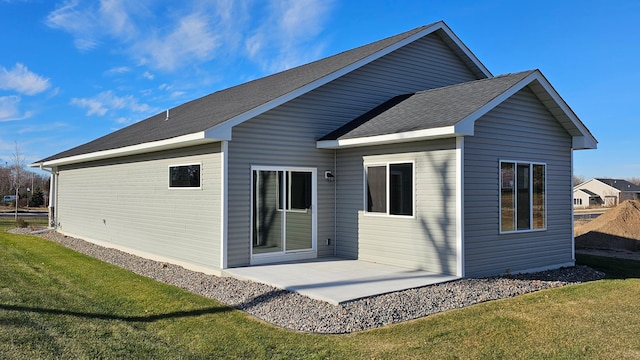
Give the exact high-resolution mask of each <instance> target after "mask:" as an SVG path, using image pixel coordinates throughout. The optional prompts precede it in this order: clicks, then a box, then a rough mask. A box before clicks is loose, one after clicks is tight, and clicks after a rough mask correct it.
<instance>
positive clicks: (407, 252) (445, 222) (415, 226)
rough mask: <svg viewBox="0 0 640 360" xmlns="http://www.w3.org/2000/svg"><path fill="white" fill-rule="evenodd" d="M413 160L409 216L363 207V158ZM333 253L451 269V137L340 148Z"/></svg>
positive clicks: (453, 257)
mask: <svg viewBox="0 0 640 360" xmlns="http://www.w3.org/2000/svg"><path fill="white" fill-rule="evenodd" d="M405 161H406V162H414V173H415V179H414V187H415V189H414V190H415V199H414V201H415V209H414V216H413V217H398V216H388V215H378V214H365V212H364V206H365V205H364V193H365V185H364V162H366V163H367V164H369V163H385V162H405ZM336 179H337V181H338V189H339V190H338V214H337V219H338V221H337V225H338V226H337V228H338V237H337V246H338V255H339V256H342V257H347V258H357V259H360V260H365V261H372V262H378V263H384V264H390V265H397V266H403V267H408V268H413V269H423V270H427V271H433V272H436V273H445V274H455V273H456V256H457V249H456V210H455V209H456V191H455V187H456V144H455V139H443V140H434V141H426V142H417V143H405V144H396V145H385V146H375V147H366V148H354V149H345V150H341V151H339V153H338V170H337V172H336Z"/></svg>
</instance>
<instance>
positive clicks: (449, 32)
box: [436, 21, 493, 78]
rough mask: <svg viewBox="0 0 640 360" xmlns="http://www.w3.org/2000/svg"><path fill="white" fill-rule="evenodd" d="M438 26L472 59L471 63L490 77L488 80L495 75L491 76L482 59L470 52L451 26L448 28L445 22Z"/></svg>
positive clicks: (439, 23)
mask: <svg viewBox="0 0 640 360" xmlns="http://www.w3.org/2000/svg"><path fill="white" fill-rule="evenodd" d="M436 25H438V26H439V28H440V29H442V30H443V31H444V32H445V33H447V35H448V36H449V38H450V39H451V40H452V41H453V42H454V43H455V44H456V45H457V46H458V48H459V49H460V50H462V52H463V53H464V54H465V55H466V56H467V57H468V58H469V59H471V61H472V62H473V63H474V64H475V65H476V66H477V67H478V69H480V71H482V73H483V74H484V75H485V76H486V77H488V78H492V77H493V74H491V71H489V69H487V68H486V67H485V66H484V64H483V63H482V62H481V61H480V59H478V58H477V57H476V55H475V54H474V53H472V52H471V50H469V48H468V47H467V46H466V45H465V44H464V43H463V42H462V40H460V38H458V37H457V36H456V34H454V33H453V31H452V30H451V29H450V28H449V26H447V25H446V24H445V23H444V22H442V21H440V22H438V23H437V24H436Z"/></svg>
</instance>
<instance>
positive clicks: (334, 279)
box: [223, 258, 458, 305]
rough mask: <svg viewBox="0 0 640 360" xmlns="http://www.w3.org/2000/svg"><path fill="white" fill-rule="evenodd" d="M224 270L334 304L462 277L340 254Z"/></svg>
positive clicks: (237, 276) (240, 276) (241, 277)
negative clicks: (337, 256) (351, 258)
mask: <svg viewBox="0 0 640 360" xmlns="http://www.w3.org/2000/svg"><path fill="white" fill-rule="evenodd" d="M223 274H224V275H226V276H231V277H234V278H237V279H242V280H251V281H255V282H259V283H263V284H267V285H271V286H274V287H276V288H279V289H285V290H288V291H292V292H297V293H300V294H302V295H305V296H308V297H310V298H313V299H317V300H322V301H326V302H328V303H331V304H334V305H338V304H340V303H343V302H347V301H351V300H356V299H361V298H364V297H369V296H373V295H380V294H386V293H390V292H394V291H400V290H406V289H412V288H416V287H421V286H426V285H432V284H437V283H441V282H446V281H451V280H455V279H457V278H458V277H456V276H452V275H443V274H435V273H431V272H427V271H422V270H412V269H407V268H403V267H398V266H391V265H383V264H377V263H371V262H366V261H360V260H347V259H339V258H323V259H314V260H309V261H301V262H291V263H278V264H270V265H259V266H250V267H242V268H232V269H226V270H224V272H223Z"/></svg>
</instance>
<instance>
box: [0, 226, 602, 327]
mask: <svg viewBox="0 0 640 360" xmlns="http://www.w3.org/2000/svg"><path fill="white" fill-rule="evenodd" d="M10 232H18V233H23V234H24V233H30V234H33V235H37V236H40V237H42V238H45V239H48V240H51V241H54V242H57V243H59V244H61V245H63V246H66V247H68V248H70V249H73V250H75V251H78V252H80V253H83V254H85V255H88V256H91V257H94V258H96V259H99V260H102V261H105V262H108V263H110V264H113V265H116V266H119V267H121V268H124V269H127V270H130V271H132V272H134V273H136V274H139V275H143V276H146V277H149V278H152V279H154V280H157V281H161V282H164V283H167V284H171V285H175V286H178V287H180V288H182V289H185V290H187V291H190V292H192V293H195V294H199V295H203V296H205V297H209V298H212V299H215V300H218V301H220V302H222V303H225V304H227V305H229V306H231V307H234V308H236V309H239V310H242V311H244V312H246V313H249V314H251V315H253V316H255V317H257V318H259V319H261V320H264V321H266V322H268V323H271V324H273V325H276V326H279V327H283V328H286V329H290V330H295V331H300V332H310V333H325V334H342V333H350V332H354V331H362V330H368V329H373V328H377V327H380V326H385V325H389V324H394V323H398V322H402V321H407V320H412V319H416V318H420V317H424V316H428V315H431V314H435V313H439V312H443V311H447V310H451V309H457V308H462V307H465V306H469V305H473V304H477V303H481V302H484V301H489V300H497V299H504V298H509V297H513V296H517V295H521V294H526V293H531V292H534V291H539V290H543V289H549V288H556V287H561V286H565V285H570V284H579V283H582V282H586V281H594V280H599V279H602V278H603V277H604V275H605V274H604V273H602V272H599V271H596V270H594V269H591V268H589V267H587V266H575V267H571V268H562V269H557V270H548V271H543V272H538V273H533V274H519V275H507V276H497V277H488V278H464V279H460V280H455V281H450V282H446V283H440V284H435V285H429V286H424V287H420V288H415V289H409V290H404V291H398V292H394V293H389V294H383V295H378V296H372V297H368V298H364V299H359V300H354V301H350V302H346V303H343V304H340V305H332V304H329V303H327V302H324V301H320V300H314V299H311V298H308V297H306V296H304V295H300V294H298V293H292V292H289V291H286V290H282V289H278V288H275V287H272V286H268V285H264V284H260V283H255V282H252V281H245V280H238V279H234V278H231V277H218V276H214V275H206V274H203V273H200V272H195V271H191V270H187V269H185V268H183V267H181V266H178V265H173V264H169V263H164V262H158V261H154V260H149V259H145V258H141V257H138V256H135V255H131V254H128V253H126V252H122V251H119V250H116V249H111V248H105V247H102V246H98V245H95V244H92V243H89V242H86V241H84V240H80V239H76V238H72V237H68V236H65V235H62V234H60V233H58V232H55V231H41V232H35V233H34V232H32V231H31V230H30V229H14V230H12V231H11V230H10Z"/></svg>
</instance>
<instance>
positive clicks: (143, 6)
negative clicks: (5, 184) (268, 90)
mask: <svg viewBox="0 0 640 360" xmlns="http://www.w3.org/2000/svg"><path fill="white" fill-rule="evenodd" d="M438 20H444V21H445V22H446V23H447V24H448V25H449V27H451V29H452V30H453V31H454V32H455V33H456V34H457V35H458V36H459V37H460V38H461V40H462V41H463V42H464V43H465V44H466V45H467V46H468V47H469V48H470V50H471V51H472V52H474V53H475V54H476V55H477V56H478V58H479V59H480V60H481V61H482V62H483V63H484V65H485V66H486V67H488V68H489V70H490V71H491V72H492V73H493V74H494V75H498V74H504V73H511V72H518V71H522V70H529V69H535V68H538V69H540V70H541V71H542V72H543V73H544V74H545V76H546V77H547V78H548V79H549V81H550V82H551V83H552V85H553V86H554V87H555V89H556V90H557V91H558V92H559V93H560V95H561V96H562V97H563V98H564V99H565V100H566V102H567V103H568V104H569V105H570V106H571V107H572V109H573V110H574V111H575V113H576V114H577V115H578V116H579V117H580V118H581V119H582V121H583V122H584V123H585V124H586V125H587V127H588V128H589V129H590V130H591V132H592V133H593V134H594V136H595V137H596V139H598V141H599V144H598V150H583V151H576V152H575V153H574V154H575V156H574V173H575V174H577V175H582V176H584V177H586V178H591V177H619V178H629V177H640V160H639V159H638V156H637V155H638V154H640V141H638V130H639V129H640V127H639V126H638V118H639V115H638V114H640V93H639V91H638V84H640V67H639V66H638V64H640V40H639V39H640V1H635V0H628V1H589V0H582V1H572V0H566V1H558V0H555V1H546V0H539V1H535V2H525V1H450V0H443V1H428V0H424V1H403V0H394V1H375V0H368V1H366V2H362V1H346V0H343V1H337V0H334V1H331V0H265V1H240V0H238V1H234V0H221V1H198V0H182V1H146V0H136V1H127V0H102V1H97V0H91V1H89V0H69V1H51V0H0V34H1V35H0V161H2V162H4V161H9V162H10V161H11V158H12V153H13V151H14V148H15V144H18V146H19V148H20V150H21V152H22V154H23V155H24V156H25V158H26V161H27V162H28V163H30V162H32V161H36V160H38V159H41V158H44V157H46V156H49V155H53V154H55V153H57V152H60V151H63V150H66V149H68V148H71V147H74V146H76V145H80V144H82V143H85V142H87V141H90V140H93V139H95V138H97V137H99V136H102V135H104V134H107V133H109V132H112V131H114V130H117V129H120V128H122V127H124V126H127V125H129V124H132V123H134V122H136V121H139V120H142V119H145V118H147V117H149V116H151V115H154V114H156V113H158V112H161V111H164V110H165V109H167V108H171V107H173V106H176V105H179V104H181V103H184V102H187V101H190V100H193V99H196V98H198V97H201V96H203V95H206V94H209V93H211V92H214V91H216V90H220V89H224V88H227V87H229V86H232V85H235V84H239V83H243V82H246V81H249V80H252V79H255V78H258V77H262V76H265V75H268V74H271V73H274V72H277V71H280V70H284V69H287V68H290V67H293V66H296V65H301V64H304V63H306V62H309V61H312V60H316V59H319V58H322V57H325V56H329V55H332V54H335V53H337V52H340V51H344V50H348V49H350V48H353V47H356V46H360V45H364V44H366V43H369V42H372V41H376V40H379V39H382V38H384V37H387V36H391V35H395V34H397V33H400V32H404V31H406V30H410V29H412V28H415V27H418V26H420V25H425V24H429V23H432V22H435V21H438Z"/></svg>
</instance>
